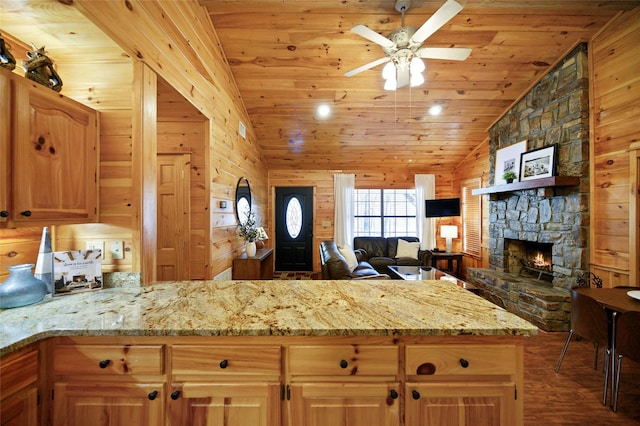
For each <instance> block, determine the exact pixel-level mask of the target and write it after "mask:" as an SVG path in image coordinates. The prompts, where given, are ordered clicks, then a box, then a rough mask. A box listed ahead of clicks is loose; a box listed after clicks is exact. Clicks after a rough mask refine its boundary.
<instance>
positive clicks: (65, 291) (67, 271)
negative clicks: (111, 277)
mask: <svg viewBox="0 0 640 426" xmlns="http://www.w3.org/2000/svg"><path fill="white" fill-rule="evenodd" d="M52 269H53V296H63V295H69V294H75V293H81V292H85V291H93V290H100V289H102V250H99V249H96V250H69V251H58V252H54V253H53V268H52Z"/></svg>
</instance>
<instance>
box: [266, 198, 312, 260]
mask: <svg viewBox="0 0 640 426" xmlns="http://www.w3.org/2000/svg"><path fill="white" fill-rule="evenodd" d="M275 206H276V208H275V214H276V218H275V222H276V226H275V228H276V243H275V247H276V271H313V187H283V188H276V202H275Z"/></svg>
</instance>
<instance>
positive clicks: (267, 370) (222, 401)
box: [169, 344, 282, 426]
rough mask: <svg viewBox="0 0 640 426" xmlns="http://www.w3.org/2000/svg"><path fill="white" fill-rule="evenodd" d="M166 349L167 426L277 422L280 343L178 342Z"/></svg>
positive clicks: (258, 425) (268, 425)
mask: <svg viewBox="0 0 640 426" xmlns="http://www.w3.org/2000/svg"><path fill="white" fill-rule="evenodd" d="M171 352H172V356H171V377H172V380H171V394H170V398H171V401H170V402H169V411H170V421H171V425H172V426H176V425H184V426H191V425H194V424H198V425H203V426H205V425H211V426H214V425H222V424H224V425H225V426H244V425H255V426H278V425H280V423H281V421H280V412H281V388H282V385H281V381H280V377H281V348H280V346H278V345H274V346H233V345H179V344H177V345H174V346H173V347H172V351H171Z"/></svg>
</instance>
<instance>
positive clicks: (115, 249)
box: [111, 241, 124, 260]
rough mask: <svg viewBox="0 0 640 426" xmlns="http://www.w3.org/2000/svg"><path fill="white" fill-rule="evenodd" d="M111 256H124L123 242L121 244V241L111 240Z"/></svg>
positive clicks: (113, 257)
mask: <svg viewBox="0 0 640 426" xmlns="http://www.w3.org/2000/svg"><path fill="white" fill-rule="evenodd" d="M111 258H112V259H114V260H118V259H123V258H124V244H122V241H112V242H111Z"/></svg>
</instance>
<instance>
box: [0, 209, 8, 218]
mask: <svg viewBox="0 0 640 426" xmlns="http://www.w3.org/2000/svg"><path fill="white" fill-rule="evenodd" d="M0 217H9V212H8V211H6V210H2V211H1V212H0Z"/></svg>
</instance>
